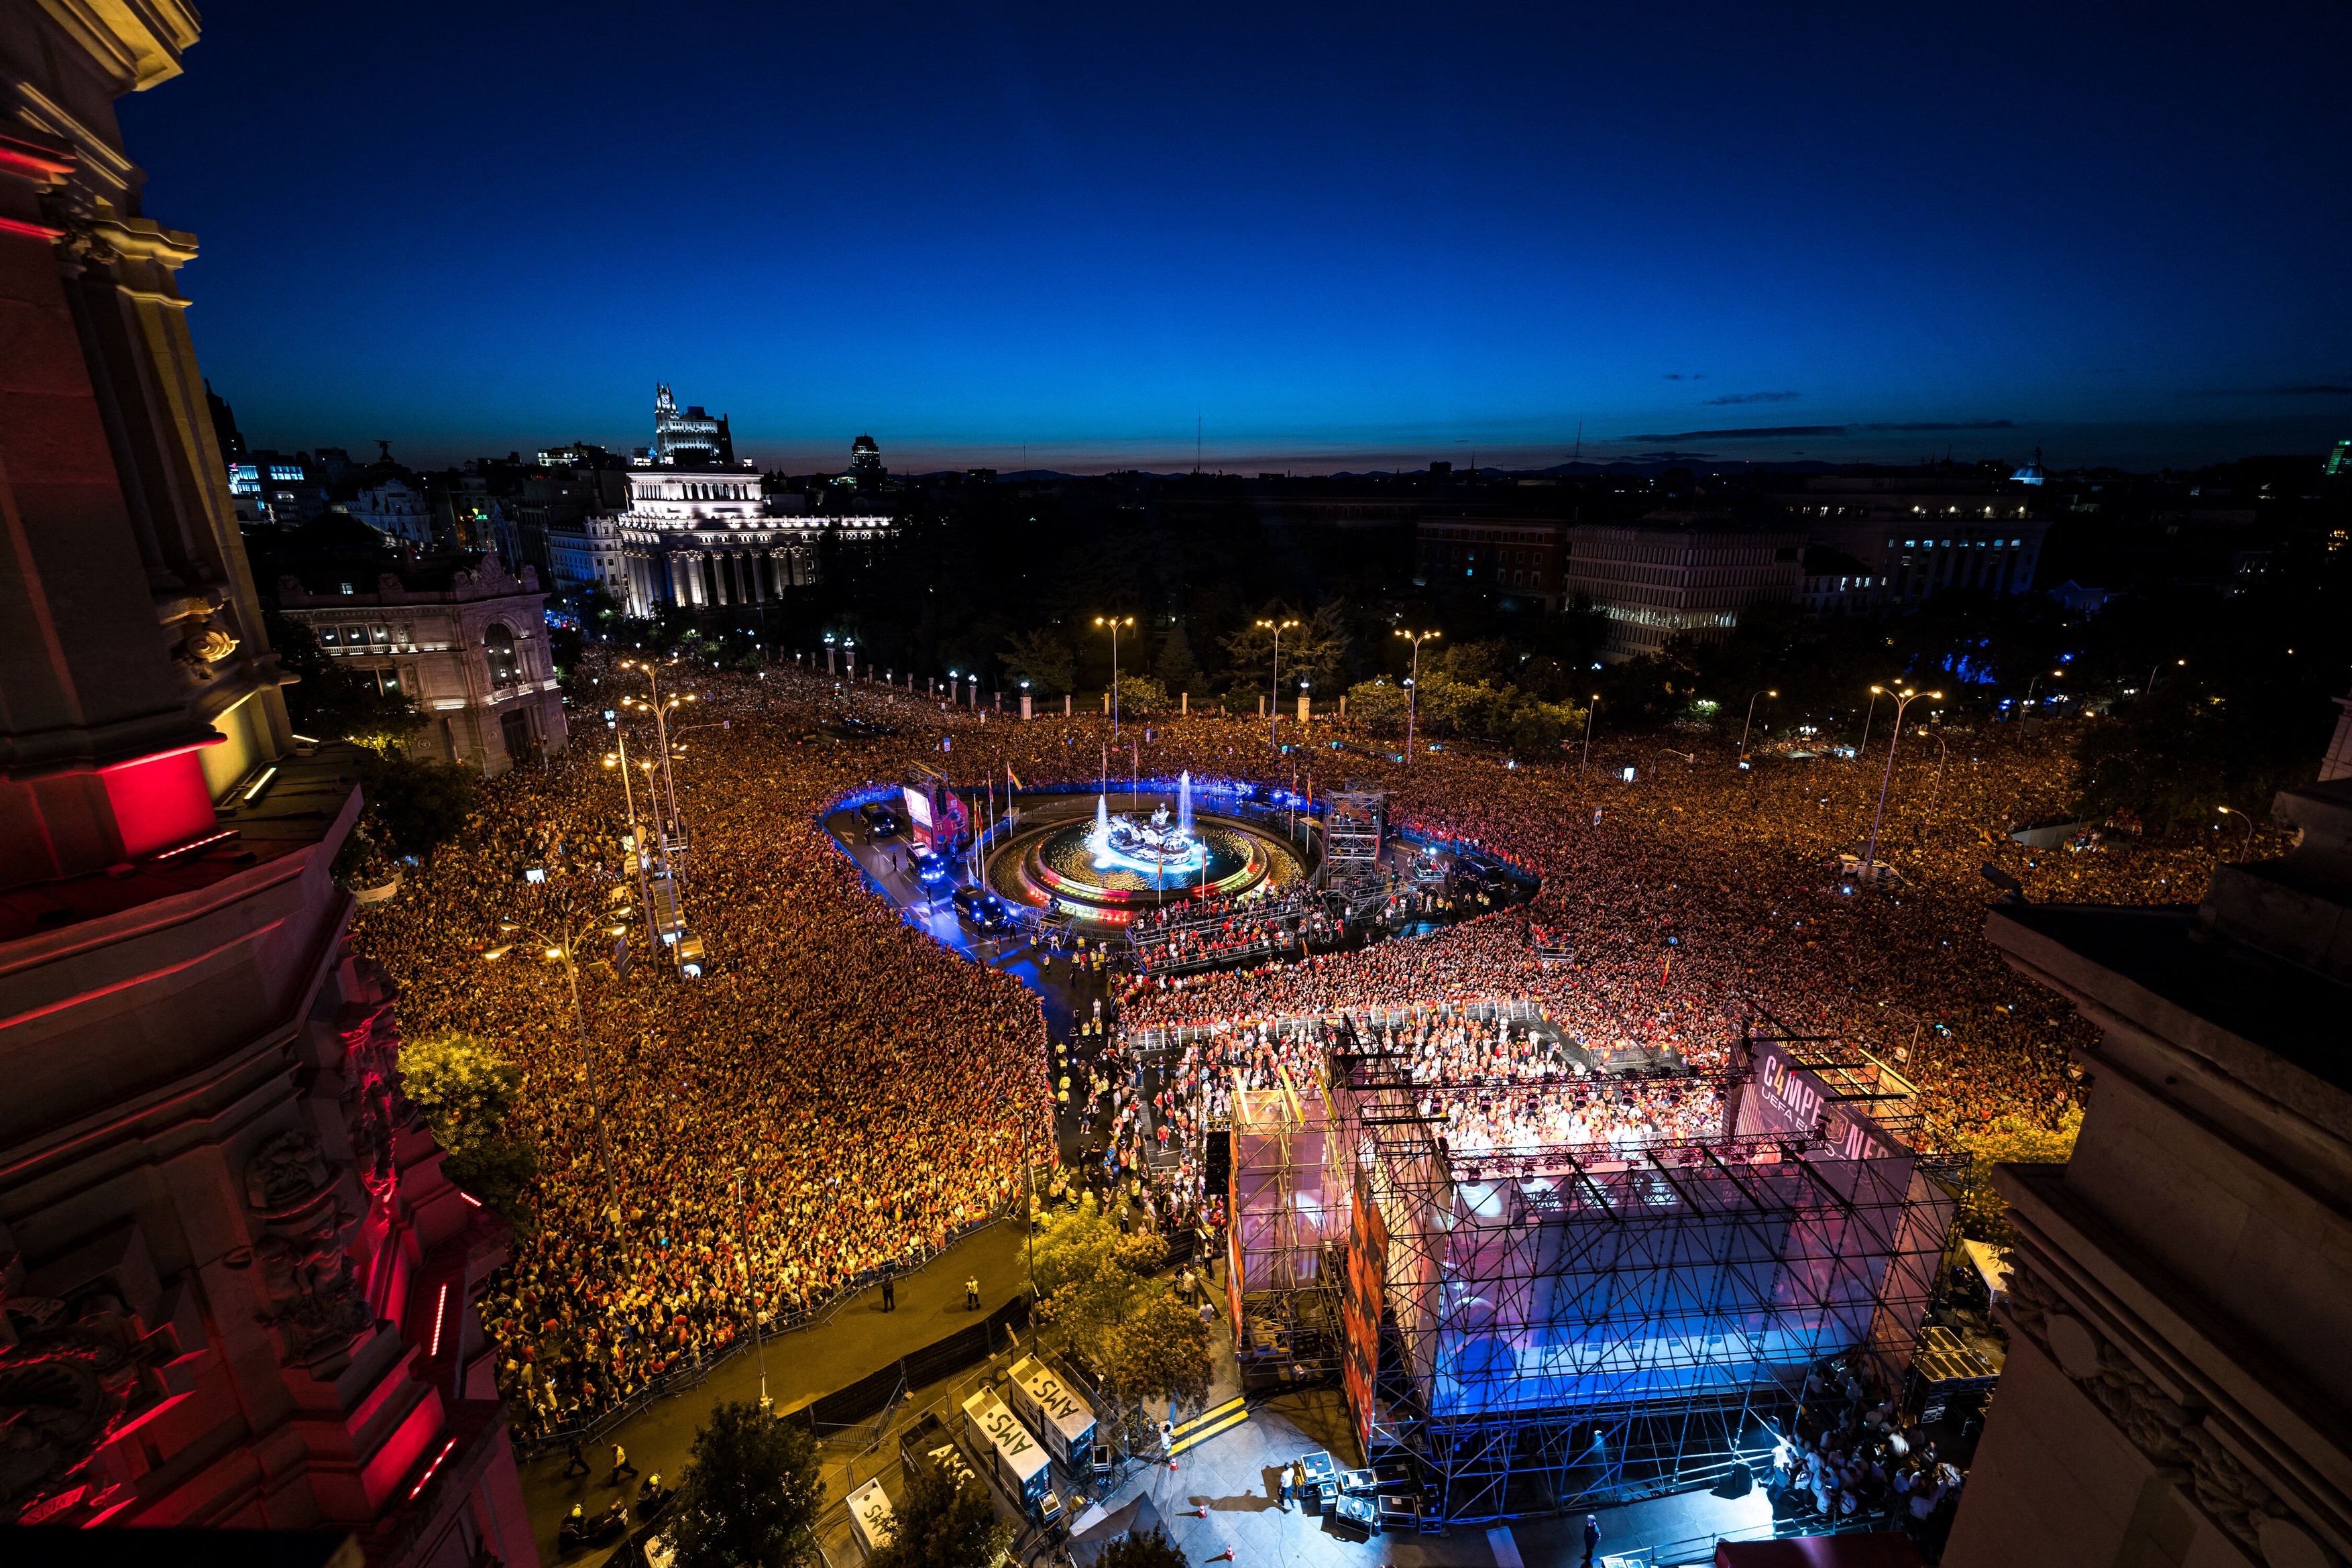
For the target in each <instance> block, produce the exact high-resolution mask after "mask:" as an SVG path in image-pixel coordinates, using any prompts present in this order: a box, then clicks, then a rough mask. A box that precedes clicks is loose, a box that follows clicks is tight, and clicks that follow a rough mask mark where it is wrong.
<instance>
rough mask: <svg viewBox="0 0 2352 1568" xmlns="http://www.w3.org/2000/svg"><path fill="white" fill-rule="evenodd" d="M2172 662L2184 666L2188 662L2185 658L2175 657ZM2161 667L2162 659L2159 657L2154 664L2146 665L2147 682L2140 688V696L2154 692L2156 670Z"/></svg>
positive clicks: (2162, 665)
mask: <svg viewBox="0 0 2352 1568" xmlns="http://www.w3.org/2000/svg"><path fill="white" fill-rule="evenodd" d="M2172 662H2173V663H2174V664H2175V665H2177V666H2186V665H2187V664H2188V663H2189V661H2188V660H2187V659H2185V658H2176V659H2174V660H2173V661H2172ZM2162 668H2164V660H2162V659H2160V658H2159V659H2158V660H2157V661H2156V662H2155V663H2154V664H2151V665H2149V666H2148V667H2147V685H2146V686H2145V687H2143V688H2141V689H2140V695H2141V696H2143V697H2147V696H2150V695H2153V694H2154V692H2155V690H2156V672H2157V671H2158V670H2159V669H2162Z"/></svg>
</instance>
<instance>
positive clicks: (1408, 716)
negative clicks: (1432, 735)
mask: <svg viewBox="0 0 2352 1568" xmlns="http://www.w3.org/2000/svg"><path fill="white" fill-rule="evenodd" d="M1443 635H1444V634H1442V633H1439V632H1406V631H1401V632H1399V633H1397V636H1399V637H1402V638H1404V640H1405V641H1407V642H1409V643H1411V644H1412V674H1411V675H1408V676H1406V677H1405V680H1404V760H1405V763H1407V765H1411V763H1412V721H1413V710H1414V707H1415V706H1416V700H1417V698H1418V697H1419V691H1418V688H1419V687H1420V685H1421V645H1422V644H1423V643H1425V642H1427V641H1428V640H1429V639H1430V638H1432V637H1440V636H1443Z"/></svg>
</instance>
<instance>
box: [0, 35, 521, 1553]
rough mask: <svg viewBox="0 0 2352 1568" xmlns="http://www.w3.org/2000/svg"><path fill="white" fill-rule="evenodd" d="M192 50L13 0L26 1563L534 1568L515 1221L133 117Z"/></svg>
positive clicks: (2, 1208)
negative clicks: (503, 1272) (267, 611)
mask: <svg viewBox="0 0 2352 1568" xmlns="http://www.w3.org/2000/svg"><path fill="white" fill-rule="evenodd" d="M196 37H197V17H196V14H195V12H194V9H192V8H191V7H190V6H189V5H186V4H184V0H136V3H135V4H104V5H99V4H82V3H79V0H0V104H5V106H6V110H5V115H6V117H5V122H0V345H5V348H0V559H5V562H6V565H5V569H0V696H5V701H0V895H5V897H0V1081H5V1084H6V1086H7V1088H6V1090H5V1093H0V1524H16V1525H41V1526H47V1527H53V1528H56V1529H58V1531H59V1532H60V1534H59V1537H57V1538H52V1539H51V1540H50V1541H49V1542H48V1543H47V1544H43V1545H36V1544H33V1543H32V1542H31V1541H14V1542H11V1544H12V1545H13V1546H15V1547H16V1556H17V1558H18V1559H21V1560H23V1561H26V1562H30V1561H34V1560H37V1559H44V1558H48V1557H55V1556H59V1555H66V1556H70V1555H76V1554H77V1552H75V1551H74V1550H73V1549H71V1548H70V1547H69V1546H67V1545H64V1544H59V1541H60V1540H69V1539H71V1538H70V1537H68V1536H66V1535H65V1532H66V1531H69V1530H70V1529H72V1528H74V1527H80V1528H84V1529H87V1528H91V1527H116V1526H178V1527H182V1528H231V1527H238V1528H253V1529H277V1530H310V1531H332V1532H336V1533H340V1534H342V1535H345V1536H348V1537H352V1538H355V1539H356V1542H357V1544H358V1546H359V1547H360V1549H361V1550H362V1552H364V1555H365V1557H366V1560H367V1561H368V1562H369V1563H372V1564H374V1565H376V1568H463V1565H466V1564H488V1563H491V1562H494V1561H495V1562H499V1563H504V1564H505V1565H506V1568H530V1565H532V1564H535V1563H536V1562H537V1560H538V1553H537V1550H536V1547H535V1545H534V1543H533V1541H532V1536H531V1532H530V1523H529V1521H528V1519H527V1517H526V1516H525V1513H524V1509H523V1501H522V1494H521V1489H520V1484H519V1483H518V1481H517V1479H516V1472H515V1464H514V1457H513V1453H512V1451H511V1449H510V1448H509V1445H508V1442H507V1435H506V1411H505V1407H504V1405H502V1404H501V1403H500V1402H499V1397H498V1392H497V1388H496V1384H495V1383H494V1381H493V1377H492V1372H493V1357H492V1352H491V1348H490V1345H489V1343H488V1340H487V1338H486V1336H485V1335H484V1333H483V1331H482V1326H481V1323H480V1321H479V1318H478V1314H477V1311H476V1308H475V1301H476V1300H477V1297H478V1293H479V1292H480V1290H481V1289H482V1288H483V1286H484V1284H485V1282H486V1280H487V1279H488V1275H489V1273H490V1271H491V1270H492V1269H494V1268H497V1267H498V1266H499V1263H501V1262H502V1261H503V1260H504V1258H505V1256H506V1249H507V1241H508V1237H509V1230H508V1227H507V1225H506V1223H505V1221H503V1220H502V1219H500V1218H499V1216H498V1215H496V1214H495V1213H494V1212H492V1211H490V1210H488V1209H487V1208H485V1207H483V1206H482V1205H481V1204H480V1203H479V1202H478V1201H477V1200H475V1199H474V1198H473V1197H472V1196H471V1195H470V1194H467V1193H465V1192H463V1191H461V1190H460V1189H459V1188H457V1186H456V1185H454V1184H452V1183H451V1182H450V1180H449V1179H448V1177H447V1176H446V1174H445V1173H443V1170H442V1152H441V1150H440V1149H439V1148H438V1147H437V1146H436V1144H435V1142H434V1141H433V1138H432V1135H431V1134H430V1133H429V1132H428V1131H426V1130H425V1126H424V1123H423V1122H422V1121H421V1120H420V1119H419V1117H418V1115H417V1113H416V1110H415V1107H414V1106H412V1105H411V1104H410V1103H409V1102H408V1101H407V1100H406V1099H405V1098H404V1095H403V1093H402V1090H401V1080H400V1073H399V1058H400V1050H401V1039H400V1033H399V1027H398V1024H399V1017H398V1010H397V1007H398V998H397V997H396V996H395V995H394V993H393V990H392V987H391V986H390V984H388V983H387V981H386V979H385V977H384V975H383V973H382V972H381V971H379V970H377V969H376V968H375V967H374V966H373V965H372V964H369V963H365V962H363V961H362V960H359V959H357V958H355V957H354V956H353V955H352V953H351V952H350V951H349V949H348V948H347V946H346V943H345V934H346V931H347V930H348V927H349V924H350V921H351V917H352V898H351V896H350V895H349V894H348V893H346V892H345V891H344V890H343V889H341V888H339V887H337V886H336V884H335V882H334V879H333V876H332V870H331V868H332V864H333V860H334V857H335V853H336V851H337V850H338V849H339V848H340V847H341V845H342V844H343V842H344V840H345V838H346V837H347V836H348V835H349V833H350V832H351V829H352V824H353V822H354V821H355V820H356V818H357V816H358V815H359V813H360V811H361V809H362V804H363V803H362V797H361V795H360V792H359V789H358V785H357V779H358V770H357V768H356V766H355V765H354V757H353V754H352V752H351V751H350V750H349V749H348V748H335V747H328V748H319V749H315V750H313V749H310V748H305V747H301V746H299V745H298V744H297V742H295V740H294V738H293V737H292V736H291V734H290V733H289V729H288V725H287V721H286V708H285V704H284V701H283V700H282V697H281V694H280V690H279V688H280V687H281V686H282V685H283V684H284V682H285V679H286V677H285V676H284V674H283V673H282V672H281V671H280V669H279V668H278V661H277V659H276V658H275V657H274V656H273V655H272V654H271V653H270V650H269V645H268V637H267V633H266V629H265V627H264V626H263V623H262V619H261V614H260V607H259V603H258V600H257V597H256V595H255V592H254V585H253V582H252V574H251V572H250V570H249V568H248V566H247V561H246V555H245V549H244V543H243V540H242V538H241V536H240V534H239V531H238V529H237V522H236V507H235V501H234V499H233V498H232V496H231V494H230V490H229V476H228V472H227V469H226V467H225V466H224V464H223V461H222V454H221V450H220V440H219V435H218V432H217V430H216V429H215V424H214V421H213V419H212V417H211V415H210V413H209V411H208V409H207V406H206V403H205V389H204V377H203V374H201V372H200V371H199V369H198V366H197V363H196V356H195V353H194V348H193V346H192V344H191V342H190V340H189V335H188V329H187V323H186V321H185V318H184V310H186V308H187V305H188V301H187V300H185V299H184V297H182V296H181V294H180V293H179V289H178V283H177V274H178V271H179V268H181V267H183V266H184V265H185V264H186V263H187V262H188V261H190V260H192V259H194V257H195V254H196V241H195V239H194V237H193V236H191V235H187V234H183V233H180V232H178V231H176V230H173V229H171V228H168V227H166V226H163V225H162V224H160V223H158V222H156V221H155V220H154V219H152V218H150V217H148V216H146V215H145V214H144V212H143V211H142V206H141V190H140V186H141V181H142V176H141V174H140V171H139V168H138V165H137V164H135V163H132V162H131V158H130V156H129V154H128V153H126V152H125V150H124V149H123V147H122V144H121V132H120V130H119V128H118V127H117V125H116V122H115V113H114V100H116V98H118V97H119V96H121V94H124V93H129V92H136V91H142V90H145V89H150V88H153V87H157V86H159V85H162V84H164V83H168V82H169V81H170V80H171V79H173V78H174V77H176V76H177V75H178V74H179V73H180V70H181V68H182V56H183V54H184V51H186V50H187V49H189V48H190V47H192V46H194V43H195V42H196ZM32 1539H33V1540H38V1539H39V1538H37V1537H36V1538H32ZM147 1550H150V1549H148V1548H145V1547H142V1546H137V1545H131V1546H120V1547H118V1548H117V1549H116V1552H118V1553H131V1552H142V1551H147ZM225 1550H234V1549H226V1548H225ZM246 1550H247V1551H248V1552H251V1551H254V1550H256V1549H252V1548H247V1549H246ZM260 1550H262V1552H263V1554H265V1555H266V1554H267V1550H266V1549H260ZM79 1554H81V1555H88V1554H89V1551H88V1549H87V1548H85V1549H83V1550H82V1551H81V1552H79Z"/></svg>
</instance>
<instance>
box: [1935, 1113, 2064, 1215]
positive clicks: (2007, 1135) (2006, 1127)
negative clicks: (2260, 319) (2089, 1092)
mask: <svg viewBox="0 0 2352 1568" xmlns="http://www.w3.org/2000/svg"><path fill="white" fill-rule="evenodd" d="M2081 1131H2083V1109H2082V1107H2081V1106H2078V1105H2070V1106H2068V1107H2067V1108H2066V1112H2065V1114H2064V1115H2063V1117H2061V1118H2060V1119H2059V1121H2058V1124H2057V1125H2056V1126H2055V1127H2053V1126H2052V1125H2051V1124H2050V1122H2049V1121H2047V1120H2046V1119H2044V1118H2042V1117H2040V1116H2034V1115H2022V1116H2021V1115H2009V1116H2003V1117H2000V1119H1998V1120H1997V1121H1993V1122H1992V1123H1991V1124H1990V1126H1986V1127H1983V1128H1980V1129H1978V1130H1975V1131H1962V1132H1961V1133H1960V1134H1959V1137H1960V1141H1961V1142H1962V1144H1963V1146H1964V1147H1966V1149H1967V1150H1968V1152H1969V1173H1968V1175H1967V1176H1966V1177H1964V1178H1962V1180H1961V1184H1960V1210H1959V1221H1960V1234H1962V1235H1963V1236H1966V1237H1969V1238H1970V1239H1971V1240H1975V1241H1992V1242H2013V1241H2015V1240H2016V1239H2017V1231H2016V1227H2014V1226H2011V1224H2010V1223H2009V1219H2008V1215H2007V1214H2006V1212H2005V1208H2006V1205H2004V1204H2003V1203H2002V1202H2001V1196H2000V1194H1999V1193H1997V1192H1995V1191H1994V1190H1993V1184H1992V1168H1993V1167H1994V1166H1995V1165H2053V1164H2060V1163H2063V1162H2064V1161H2065V1160H2066V1159H2067V1158H2068V1157H2069V1156H2071V1155H2072V1154H2073V1153H2074V1139H2075V1136H2076V1135H2077V1134H2078V1133H2080V1132H2081Z"/></svg>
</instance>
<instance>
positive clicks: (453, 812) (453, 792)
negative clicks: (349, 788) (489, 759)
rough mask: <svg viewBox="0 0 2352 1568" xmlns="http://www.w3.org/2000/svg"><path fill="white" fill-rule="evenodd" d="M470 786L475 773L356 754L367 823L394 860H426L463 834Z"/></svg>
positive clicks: (469, 807) (419, 761) (375, 754)
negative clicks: (412, 857) (403, 857)
mask: <svg viewBox="0 0 2352 1568" xmlns="http://www.w3.org/2000/svg"><path fill="white" fill-rule="evenodd" d="M475 784H476V779H475V774H474V770H473V769H471V768H469V767H467V766H465V765H464V764H463V763H436V762H428V761H425V759H423V758H420V757H404V756H396V755H386V754H384V753H383V752H361V753H360V789H361V791H362V794H363V795H365V797H366V800H367V816H368V822H369V824H370V826H372V827H373V828H374V829H376V830H377V831H376V833H375V835H374V836H375V837H379V838H381V839H382V840H383V842H384V843H385V844H386V845H387V846H388V847H390V848H391V849H392V851H393V852H394V854H397V855H415V856H425V855H429V854H431V853H432V852H433V851H434V850H435V849H436V848H438V847H441V846H442V845H444V844H446V843H447V842H449V840H451V839H452V838H455V837H457V835H458V834H459V833H460V832H462V831H464V829H465V826H466V817H467V813H469V812H471V811H472V810H473V809H474V788H475Z"/></svg>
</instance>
